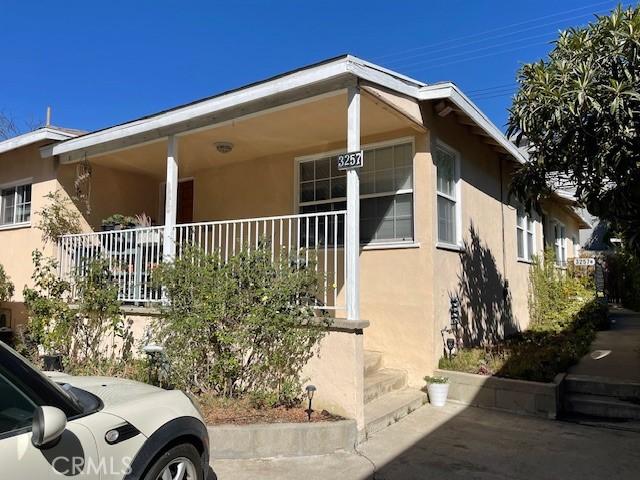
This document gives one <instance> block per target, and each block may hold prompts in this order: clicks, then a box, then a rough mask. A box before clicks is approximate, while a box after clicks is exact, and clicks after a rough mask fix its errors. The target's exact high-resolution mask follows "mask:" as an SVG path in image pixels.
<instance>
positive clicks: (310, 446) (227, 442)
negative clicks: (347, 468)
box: [209, 420, 357, 460]
mask: <svg viewBox="0 0 640 480" xmlns="http://www.w3.org/2000/svg"><path fill="white" fill-rule="evenodd" d="M356 438H357V428H356V422H355V420H341V421H337V422H318V423H271V424H259V425H217V426H212V427H209V440H210V445H211V447H210V453H211V458H212V459H214V460H215V459H221V458H270V457H301V456H307V455H325V454H329V453H333V452H335V451H337V450H345V451H352V450H353V449H354V446H355V444H356Z"/></svg>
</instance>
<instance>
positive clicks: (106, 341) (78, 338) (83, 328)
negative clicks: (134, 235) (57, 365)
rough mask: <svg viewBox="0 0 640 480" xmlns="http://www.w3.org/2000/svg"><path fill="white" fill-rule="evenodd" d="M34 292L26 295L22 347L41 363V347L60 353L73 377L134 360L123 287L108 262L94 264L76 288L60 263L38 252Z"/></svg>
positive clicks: (110, 370)
mask: <svg viewBox="0 0 640 480" xmlns="http://www.w3.org/2000/svg"><path fill="white" fill-rule="evenodd" d="M32 258H33V264H34V271H33V275H32V280H33V283H34V286H33V288H29V287H25V289H24V291H23V295H24V299H25V306H26V309H27V316H28V322H27V326H26V329H25V331H24V332H22V334H21V337H22V338H21V346H20V349H21V351H22V352H23V353H26V354H27V355H28V356H30V357H31V358H32V359H33V360H36V361H37V350H36V348H37V347H38V346H41V347H42V349H43V350H44V351H45V352H47V353H59V354H61V355H62V357H63V363H64V366H65V370H66V371H68V372H70V373H87V372H88V371H91V372H92V373H94V374H113V373H114V372H115V371H117V370H118V368H120V369H123V368H124V366H125V364H126V363H127V362H128V361H129V360H130V359H131V350H132V346H133V337H132V334H131V329H130V324H129V323H128V322H127V321H126V319H125V318H124V317H123V316H122V314H121V313H120V302H119V301H118V289H117V285H115V283H114V281H113V279H112V278H111V277H110V275H109V271H108V268H107V265H106V263H105V261H104V260H94V261H91V262H88V263H87V264H86V266H85V268H84V270H83V271H82V272H79V273H78V275H77V276H76V278H75V279H74V285H75V291H76V296H75V298H74V296H72V285H71V283H70V282H68V281H66V280H63V279H61V278H59V277H58V275H57V268H58V265H57V262H56V261H55V260H54V259H51V258H47V257H45V256H44V255H43V254H42V252H40V251H38V250H36V251H34V252H33V253H32Z"/></svg>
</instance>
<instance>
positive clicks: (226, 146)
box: [214, 142, 233, 153]
mask: <svg viewBox="0 0 640 480" xmlns="http://www.w3.org/2000/svg"><path fill="white" fill-rule="evenodd" d="M214 145H215V146H216V150H218V152H220V153H229V152H230V151H231V150H233V143H231V142H216V143H214Z"/></svg>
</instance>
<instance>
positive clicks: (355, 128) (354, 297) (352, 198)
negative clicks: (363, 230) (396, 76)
mask: <svg viewBox="0 0 640 480" xmlns="http://www.w3.org/2000/svg"><path fill="white" fill-rule="evenodd" d="M358 150H360V87H359V86H357V85H356V86H353V87H349V91H348V92H347V151H348V152H355V151H358ZM346 181H347V218H346V220H345V222H344V223H345V233H346V240H345V258H346V266H345V283H346V287H347V288H346V300H347V319H348V320H360V252H359V250H360V249H359V247H360V169H358V168H351V169H349V170H347V178H346Z"/></svg>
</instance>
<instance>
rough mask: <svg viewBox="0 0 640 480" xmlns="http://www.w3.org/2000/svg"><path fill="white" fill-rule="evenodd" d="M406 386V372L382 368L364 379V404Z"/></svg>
mask: <svg viewBox="0 0 640 480" xmlns="http://www.w3.org/2000/svg"><path fill="white" fill-rule="evenodd" d="M406 386H407V372H404V371H402V370H394V369H391V368H383V369H381V370H378V371H377V372H374V373H372V374H369V375H365V377H364V403H365V404H367V403H369V402H372V401H373V400H375V399H376V398H378V397H381V396H382V395H384V394H385V393H389V392H392V391H394V390H400V389H402V388H404V387H406Z"/></svg>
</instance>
